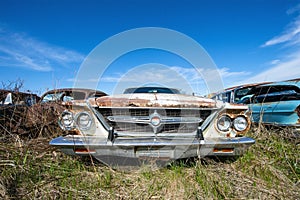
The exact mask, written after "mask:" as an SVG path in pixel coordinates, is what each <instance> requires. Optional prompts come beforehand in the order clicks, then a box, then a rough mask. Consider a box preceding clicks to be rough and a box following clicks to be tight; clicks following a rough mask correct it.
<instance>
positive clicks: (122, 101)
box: [96, 94, 216, 108]
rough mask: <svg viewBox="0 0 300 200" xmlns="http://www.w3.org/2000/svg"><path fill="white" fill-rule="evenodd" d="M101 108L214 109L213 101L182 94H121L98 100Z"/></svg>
mask: <svg viewBox="0 0 300 200" xmlns="http://www.w3.org/2000/svg"><path fill="white" fill-rule="evenodd" d="M96 104H97V105H98V106H101V107H179V108H184V107H187V108H214V107H216V102H215V101H214V100H212V99H207V98H202V97H196V96H189V95H180V94H121V95H115V96H104V97H100V98H97V99H96Z"/></svg>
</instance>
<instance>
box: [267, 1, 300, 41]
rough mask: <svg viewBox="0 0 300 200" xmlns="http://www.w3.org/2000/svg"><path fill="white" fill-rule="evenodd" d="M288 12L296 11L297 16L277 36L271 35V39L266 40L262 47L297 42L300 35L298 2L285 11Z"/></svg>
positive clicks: (299, 8) (299, 7) (299, 6)
mask: <svg viewBox="0 0 300 200" xmlns="http://www.w3.org/2000/svg"><path fill="white" fill-rule="evenodd" d="M287 13H288V14H294V13H297V17H296V18H295V19H294V20H293V21H292V22H291V23H290V24H288V25H287V27H286V28H285V30H284V31H283V32H282V33H281V34H280V35H278V36H275V37H273V38H272V39H270V40H268V41H266V42H265V43H264V44H263V45H262V47H267V46H272V45H277V44H282V43H288V44H292V45H295V44H299V43H300V40H299V36H300V15H299V13H300V4H298V5H297V6H295V7H294V8H291V9H289V10H288V11H287Z"/></svg>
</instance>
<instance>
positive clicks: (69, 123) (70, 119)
mask: <svg viewBox="0 0 300 200" xmlns="http://www.w3.org/2000/svg"><path fill="white" fill-rule="evenodd" d="M58 124H59V126H60V127H61V128H62V129H63V130H72V129H74V127H75V125H74V114H73V113H72V112H70V111H67V110H65V111H63V112H62V113H61V115H60V118H59V120H58Z"/></svg>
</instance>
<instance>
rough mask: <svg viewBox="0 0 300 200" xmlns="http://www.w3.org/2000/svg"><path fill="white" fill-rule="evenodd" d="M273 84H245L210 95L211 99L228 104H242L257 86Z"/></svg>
mask: <svg viewBox="0 0 300 200" xmlns="http://www.w3.org/2000/svg"><path fill="white" fill-rule="evenodd" d="M268 83H271V82H263V83H253V84H245V85H239V86H234V87H230V88H226V89H225V90H224V91H220V92H218V93H214V94H210V95H208V96H209V97H210V98H211V99H215V100H219V101H223V102H228V103H237V104H239V103H241V101H242V99H243V97H245V96H246V95H248V92H249V91H250V90H251V89H252V88H255V87H256V86H259V85H263V84H268Z"/></svg>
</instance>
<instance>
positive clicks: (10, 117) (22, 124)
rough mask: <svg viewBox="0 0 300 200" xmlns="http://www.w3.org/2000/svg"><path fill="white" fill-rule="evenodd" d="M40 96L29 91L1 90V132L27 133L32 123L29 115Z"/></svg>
mask: <svg viewBox="0 0 300 200" xmlns="http://www.w3.org/2000/svg"><path fill="white" fill-rule="evenodd" d="M39 99H40V97H39V96H38V95H36V94H32V93H29V92H19V91H13V90H0V133H1V134H2V135H6V134H9V135H11V134H14V133H17V134H26V133H29V132H30V130H31V129H30V128H31V125H32V124H31V123H30V119H29V117H28V116H30V114H31V113H32V112H31V110H32V107H33V106H34V105H36V103H37V102H38V101H39Z"/></svg>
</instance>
